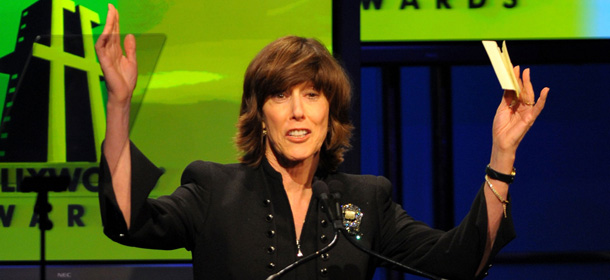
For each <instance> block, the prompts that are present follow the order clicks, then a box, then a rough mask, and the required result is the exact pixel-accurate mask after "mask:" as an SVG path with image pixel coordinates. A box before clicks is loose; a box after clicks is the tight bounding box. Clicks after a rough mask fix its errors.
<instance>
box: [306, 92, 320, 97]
mask: <svg viewBox="0 0 610 280" xmlns="http://www.w3.org/2000/svg"><path fill="white" fill-rule="evenodd" d="M305 96H306V97H307V98H309V99H317V98H318V97H320V93H319V92H317V91H308V92H307V93H306V94H305Z"/></svg>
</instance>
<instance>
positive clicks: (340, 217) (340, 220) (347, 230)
mask: <svg viewBox="0 0 610 280" xmlns="http://www.w3.org/2000/svg"><path fill="white" fill-rule="evenodd" d="M329 185H330V186H331V187H332V189H334V190H336V189H341V187H342V185H343V183H341V182H340V181H337V180H333V181H331V182H329ZM323 187H326V189H325V191H326V192H328V188H327V186H326V184H324V186H323ZM322 195H323V194H321V197H322ZM333 197H334V198H335V200H334V201H335V209H334V210H335V211H334V213H332V214H331V212H333V211H331V208H330V207H327V206H326V205H325V207H327V209H328V211H327V213H328V216H329V219H332V218H331V217H332V216H334V217H337V220H332V221H333V226H336V225H338V227H337V228H336V229H338V230H339V231H340V232H341V233H342V234H343V236H345V239H347V241H349V242H350V243H351V244H352V245H353V246H354V247H356V248H357V249H359V250H360V251H363V252H365V253H367V254H369V255H371V256H373V257H376V258H378V259H381V260H383V261H386V262H388V263H390V264H393V265H395V266H397V267H400V268H402V269H403V270H405V271H406V272H407V273H410V274H413V275H417V276H422V277H426V278H428V279H433V280H443V279H444V278H441V277H438V276H436V275H432V274H429V273H426V272H423V271H421V270H418V269H415V268H412V267H410V266H407V265H404V264H402V263H400V262H397V261H395V260H392V259H390V258H388V257H385V256H383V255H381V254H379V253H377V252H374V251H372V250H370V249H368V248H366V247H364V246H362V244H360V243H358V242H357V240H354V238H353V236H359V233H358V228H359V226H360V222H359V221H356V222H354V218H353V217H351V216H353V213H349V215H348V211H350V209H349V206H351V205H343V206H342V207H341V208H342V209H344V210H346V211H341V210H340V208H339V203H338V202H337V200H338V199H340V194H339V193H338V192H335V193H334V194H333ZM322 202H323V203H325V202H326V203H328V195H326V201H325V199H324V198H322ZM358 211H360V210H359V209H358ZM348 216H349V217H348ZM353 224H356V225H355V226H354V225H353ZM354 227H355V228H356V229H355V230H354Z"/></svg>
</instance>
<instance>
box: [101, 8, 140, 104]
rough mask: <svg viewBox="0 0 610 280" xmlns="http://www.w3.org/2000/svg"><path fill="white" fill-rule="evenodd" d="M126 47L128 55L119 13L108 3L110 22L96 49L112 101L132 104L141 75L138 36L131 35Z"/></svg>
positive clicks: (108, 19)
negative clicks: (130, 102)
mask: <svg viewBox="0 0 610 280" xmlns="http://www.w3.org/2000/svg"><path fill="white" fill-rule="evenodd" d="M124 46H125V55H123V49H122V48H121V38H120V28H119V12H118V11H117V10H116V8H115V7H114V6H113V5H112V4H108V16H107V17H106V25H105V26H104V31H103V32H102V35H101V36H100V37H99V39H98V40H97V42H96V44H95V50H96V52H97V56H98V58H99V60H100V65H101V66H102V71H103V72H104V77H105V79H106V87H107V88H108V102H109V103H115V102H116V103H119V104H123V105H129V101H130V100H131V95H132V93H133V90H134V88H135V86H136V81H137V77H138V66H137V61H136V40H135V37H134V36H133V35H131V34H130V35H127V36H126V37H125V42H124Z"/></svg>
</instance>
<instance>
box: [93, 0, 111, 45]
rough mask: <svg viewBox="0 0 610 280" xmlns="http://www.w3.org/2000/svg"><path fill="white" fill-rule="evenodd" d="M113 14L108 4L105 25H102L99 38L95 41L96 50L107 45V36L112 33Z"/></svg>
mask: <svg viewBox="0 0 610 280" xmlns="http://www.w3.org/2000/svg"><path fill="white" fill-rule="evenodd" d="M114 12H115V11H114V10H113V6H112V4H108V13H107V14H106V23H105V24H104V30H103V31H102V34H101V35H100V37H99V38H98V39H97V42H96V43H95V47H96V48H102V47H103V46H105V45H106V44H107V43H108V40H109V36H108V34H110V32H112V29H113V19H114V15H113V13H114Z"/></svg>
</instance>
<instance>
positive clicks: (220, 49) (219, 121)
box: [0, 0, 332, 261]
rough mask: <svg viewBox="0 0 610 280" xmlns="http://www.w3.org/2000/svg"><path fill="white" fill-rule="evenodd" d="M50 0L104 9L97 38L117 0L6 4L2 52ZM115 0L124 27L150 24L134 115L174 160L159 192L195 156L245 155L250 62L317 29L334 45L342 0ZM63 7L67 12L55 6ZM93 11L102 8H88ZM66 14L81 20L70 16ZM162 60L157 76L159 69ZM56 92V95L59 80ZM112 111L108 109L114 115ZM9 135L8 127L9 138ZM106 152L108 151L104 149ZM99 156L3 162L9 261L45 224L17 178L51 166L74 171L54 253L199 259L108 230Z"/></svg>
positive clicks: (151, 148) (58, 198)
mask: <svg viewBox="0 0 610 280" xmlns="http://www.w3.org/2000/svg"><path fill="white" fill-rule="evenodd" d="M42 2H45V3H46V4H51V5H48V6H49V7H51V8H48V9H47V10H48V11H46V10H45V12H48V13H50V14H53V15H54V14H57V15H61V14H64V15H73V14H74V13H75V12H74V11H73V10H72V11H71V10H70V9H69V8H68V9H66V8H61V7H60V8H57V6H58V5H59V6H66V7H68V6H76V7H77V10H78V11H80V18H81V20H82V19H83V18H85V17H87V22H88V23H89V24H90V23H91V19H95V18H98V22H99V24H100V25H99V26H98V27H94V28H93V30H92V33H93V34H94V35H93V37H94V39H93V40H91V41H94V40H95V38H96V36H95V34H99V33H101V30H102V26H103V24H104V21H105V19H106V13H107V1H96V0H88V1H87V0H74V1H72V0H53V1H50V0H39V1H35V0H18V1H3V2H2V4H0V6H1V7H2V8H1V9H0V16H1V17H0V23H1V24H0V34H2V38H3V39H2V41H0V58H2V57H7V56H8V55H9V54H11V53H13V52H15V50H16V48H17V46H19V44H20V43H21V40H23V39H21V38H19V34H20V33H19V32H20V31H22V30H25V29H27V28H34V26H35V24H33V22H35V19H31V18H30V19H28V20H30V21H28V24H20V23H21V22H22V20H25V19H27V18H26V17H28V16H29V17H33V16H35V15H36V14H34V11H33V8H32V11H29V12H24V11H27V10H28V9H29V7H34V6H33V5H39V4H40V5H41V3H42ZM110 2H111V3H113V4H114V5H115V6H117V8H118V10H119V12H120V14H121V31H122V33H134V34H140V35H137V37H138V39H139V41H138V59H139V62H140V65H139V66H140V67H141V71H140V75H141V77H140V79H139V84H138V89H137V90H136V93H135V94H136V95H137V96H138V98H134V99H136V100H141V102H139V101H137V103H138V104H135V105H138V106H139V110H138V112H137V118H135V120H134V121H133V125H132V129H131V139H132V141H133V142H134V143H135V144H136V145H137V146H138V147H139V148H140V149H141V150H142V151H143V152H144V153H145V154H146V155H147V156H148V157H149V158H150V159H151V160H152V161H153V162H154V163H155V164H157V166H159V167H162V168H164V169H165V174H164V175H163V176H162V177H161V179H160V181H159V184H158V185H157V187H156V188H155V189H154V190H153V193H152V196H154V197H156V196H160V195H164V194H169V193H172V192H173V190H174V189H175V188H176V187H177V186H178V184H179V179H180V175H181V172H182V170H183V169H184V167H185V166H186V165H187V164H188V163H189V162H191V161H193V160H197V159H203V160H209V161H216V162H221V163H229V162H236V161H237V150H236V149H235V147H234V144H233V136H234V135H235V132H236V128H235V124H236V121H237V117H238V113H239V103H240V98H241V88H242V82H243V75H244V72H245V69H246V67H247V65H248V63H249V62H250V60H251V59H252V58H253V57H254V56H255V55H256V53H257V52H258V51H259V50H260V49H261V48H262V47H264V46H265V45H266V44H268V43H269V42H271V41H273V40H274V39H276V38H278V37H281V36H284V35H299V36H305V37H314V38H317V39H319V40H321V41H322V42H323V43H325V44H326V45H327V46H328V47H330V43H331V25H332V24H331V4H332V2H331V1H327V0H297V1H282V0H267V1H213V0H203V1H201V0H188V1H187V0H131V1H127V0H125V1H116V0H114V1H110ZM85 8H86V9H85ZM54 9H55V10H57V9H63V11H62V12H59V13H51V10H54ZM85 10H90V11H91V13H89V14H86V13H85V12H83V11H85ZM59 17H60V16H55V17H52V19H51V21H52V22H54V23H55V22H57V19H58V18H59ZM87 22H86V23H85V24H87ZM64 24H66V25H68V24H75V23H74V21H68V20H66V21H65V23H64ZM24 25H25V26H24ZM83 30H84V29H83ZM59 32H60V33H61V31H59ZM53 35H54V36H53V37H52V38H55V37H57V35H61V34H57V33H56V32H54V34H53ZM163 38H164V40H165V41H163ZM26 41H27V40H26ZM85 41H86V40H85ZM161 46H163V50H162V51H161V52H160V56H159V54H158V50H159V49H158V48H159V47H161ZM42 49H45V48H42ZM157 56H159V57H158V62H157V63H156V65H155V63H154V61H155V59H156V57H157ZM55 57H56V59H59V58H57V57H58V56H55ZM0 62H3V63H6V61H3V60H0ZM2 66H3V65H0V69H2ZM4 66H6V65H4ZM155 66H156V67H155ZM153 67H154V74H153V75H152V76H151V75H150V72H149V71H150V70H151V69H152V68H153ZM142 69H143V70H144V71H142ZM0 72H2V71H0ZM91 72H94V71H89V73H91ZM15 74H16V73H0V105H2V106H1V107H0V108H2V109H6V110H8V109H10V108H11V107H14V106H13V104H12V102H11V101H10V100H11V99H10V98H8V97H10V96H11V95H12V94H14V92H12V91H14V87H13V86H11V85H12V84H14V83H12V82H11V81H13V80H17V79H19V78H20V77H19V75H15ZM93 75H94V76H93V77H95V74H93ZM51 80H52V81H53V78H51ZM55 80H57V79H55ZM56 82H57V81H56ZM96 86H97V87H99V88H97V89H96V88H95V87H96ZM89 87H90V89H94V90H93V92H97V91H99V92H100V93H101V95H104V88H103V86H98V85H97V84H95V83H94V85H91V84H90V85H89ZM146 87H147V89H146V90H144V88H146ZM51 88H54V87H51ZM144 93H145V94H144ZM50 94H51V95H52V94H56V93H55V92H53V91H52V90H51V93H50ZM103 98H105V97H102V99H103ZM92 106H93V105H92ZM102 112H103V111H102ZM98 115H100V114H98ZM101 116H102V118H103V114H101ZM11 121H15V119H13V120H11V119H10V117H8V118H7V117H5V118H4V119H3V122H4V123H3V124H10V123H9V122H11ZM92 123H94V126H97V128H94V131H100V127H99V126H100V123H102V124H101V125H102V127H101V128H102V129H103V121H102V122H100V121H97V122H96V121H95V119H94V120H93V121H92ZM57 131H58V130H55V128H53V129H49V133H50V134H53V136H52V137H49V141H51V138H53V139H55V138H57V139H59V141H60V142H61V141H64V142H65V140H62V135H63V134H61V133H59V132H57ZM59 131H61V130H59ZM41 133H46V132H45V131H41ZM10 136H12V135H10V134H8V135H7V134H3V135H0V137H4V138H7V137H8V138H10ZM96 137H99V135H98V136H96ZM49 145H50V144H49ZM68 146H69V145H68ZM49 147H50V146H49ZM68 148H69V147H68ZM98 152H99V151H98ZM5 153H7V154H8V153H10V150H9V151H0V157H2V156H4V155H5ZM60 158H61V153H60ZM97 158H98V161H99V154H97ZM97 166H98V162H94V161H81V162H79V161H76V162H63V161H62V160H54V162H10V161H8V162H7V161H3V162H0V170H1V173H0V175H1V181H0V182H1V186H2V189H1V192H0V218H1V222H2V223H1V224H0V248H2V250H0V261H27V260H38V259H39V254H40V241H39V230H38V227H37V225H38V224H37V223H36V217H35V216H33V206H34V201H35V195H34V194H31V193H20V192H18V191H17V188H18V187H17V182H18V181H20V180H21V178H23V177H28V176H32V175H34V174H42V173H43V172H46V173H45V174H46V175H53V174H55V175H57V174H60V173H61V172H64V173H65V174H69V175H70V177H71V179H72V180H73V181H72V184H71V189H70V190H69V191H68V192H64V193H51V194H50V202H51V204H52V205H53V210H52V212H51V213H50V218H51V220H52V221H53V223H54V227H53V229H52V230H50V231H48V232H47V259H48V260H148V259H150V260H153V259H164V260H166V259H190V253H189V252H187V251H186V250H184V249H180V250H173V251H157V250H146V249H138V248H131V247H126V246H122V245H119V244H116V243H114V242H112V241H111V240H109V239H108V238H106V237H105V236H104V235H103V233H102V226H101V218H100V213H99V206H98V198H97V193H96V190H97V179H98V172H99V171H98V170H97Z"/></svg>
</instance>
